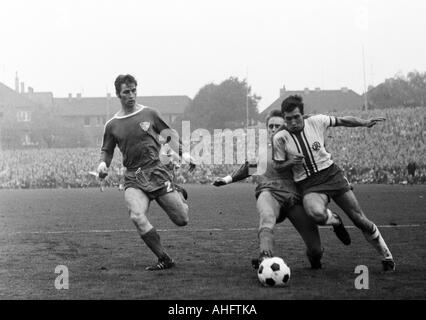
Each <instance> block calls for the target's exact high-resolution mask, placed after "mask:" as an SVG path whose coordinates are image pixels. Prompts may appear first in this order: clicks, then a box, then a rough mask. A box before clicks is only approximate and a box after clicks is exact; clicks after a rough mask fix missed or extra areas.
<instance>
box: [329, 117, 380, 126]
mask: <svg viewBox="0 0 426 320" xmlns="http://www.w3.org/2000/svg"><path fill="white" fill-rule="evenodd" d="M385 120H386V118H383V117H377V118H371V119H368V120H365V119H361V118H358V117H352V116H347V117H336V125H335V126H336V127H339V126H340V127H367V128H371V127H373V126H374V125H376V124H377V123H379V122H383V121H385Z"/></svg>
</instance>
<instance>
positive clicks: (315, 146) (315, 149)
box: [312, 141, 321, 151]
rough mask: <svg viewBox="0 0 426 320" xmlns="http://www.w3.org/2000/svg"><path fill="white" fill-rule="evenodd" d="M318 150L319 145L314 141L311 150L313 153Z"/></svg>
mask: <svg viewBox="0 0 426 320" xmlns="http://www.w3.org/2000/svg"><path fill="white" fill-rule="evenodd" d="M319 149H321V143H319V142H318V141H315V142H314V143H313V144H312V150H314V151H318V150H319Z"/></svg>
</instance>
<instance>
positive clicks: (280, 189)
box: [255, 179, 302, 223]
mask: <svg viewBox="0 0 426 320" xmlns="http://www.w3.org/2000/svg"><path fill="white" fill-rule="evenodd" d="M263 191H268V192H269V193H270V194H271V195H272V197H273V198H274V199H275V200H277V201H278V203H279V204H280V206H281V210H280V215H279V216H278V218H277V223H280V222H282V221H284V219H285V215H286V211H287V210H288V209H290V208H291V207H293V206H294V205H296V204H301V203H302V202H301V200H302V198H301V196H300V193H299V192H298V189H297V186H296V185H295V184H294V182H293V181H291V180H282V179H276V180H265V181H260V182H259V183H258V184H257V187H256V190H255V197H256V200H257V199H258V198H259V195H260V194H261V193H262V192H263Z"/></svg>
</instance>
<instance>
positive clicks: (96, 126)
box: [54, 94, 191, 146]
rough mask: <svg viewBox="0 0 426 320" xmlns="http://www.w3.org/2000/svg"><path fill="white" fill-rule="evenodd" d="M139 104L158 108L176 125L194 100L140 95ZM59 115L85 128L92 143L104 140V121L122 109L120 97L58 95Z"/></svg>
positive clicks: (76, 126)
mask: <svg viewBox="0 0 426 320" xmlns="http://www.w3.org/2000/svg"><path fill="white" fill-rule="evenodd" d="M136 101H137V103H139V104H142V105H144V106H147V107H152V108H155V109H156V110H157V111H159V112H160V113H161V115H162V118H163V119H164V121H166V122H167V123H168V124H173V122H174V121H175V120H176V118H177V117H178V116H180V115H182V114H183V112H184V110H185V108H186V107H187V106H188V105H189V104H190V103H191V99H190V98H189V97H188V96H145V97H143V96H142V97H137V98H136ZM54 103H55V106H56V108H57V112H58V115H59V116H60V117H61V118H62V119H63V120H64V121H65V123H67V124H68V125H70V126H72V127H75V128H79V129H83V130H84V131H85V133H86V135H87V137H89V140H90V145H96V146H99V145H100V144H101V143H102V133H103V130H104V124H105V122H106V121H107V120H109V119H110V118H112V117H113V116H114V114H115V113H116V112H117V111H119V110H120V108H121V104H120V100H119V99H118V98H117V97H115V96H114V97H112V96H111V95H110V94H108V95H107V96H106V97H87V98H85V97H82V96H81V94H77V95H76V96H75V97H73V96H72V95H71V94H69V95H68V98H55V99H54Z"/></svg>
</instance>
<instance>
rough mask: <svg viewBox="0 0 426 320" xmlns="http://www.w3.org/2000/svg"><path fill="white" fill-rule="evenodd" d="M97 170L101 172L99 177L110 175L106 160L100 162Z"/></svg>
mask: <svg viewBox="0 0 426 320" xmlns="http://www.w3.org/2000/svg"><path fill="white" fill-rule="evenodd" d="M96 171H97V172H98V174H99V179H105V177H106V176H107V175H108V167H107V165H106V163H105V161H103V162H101V163H100V164H99V166H98V169H97V170H96Z"/></svg>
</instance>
